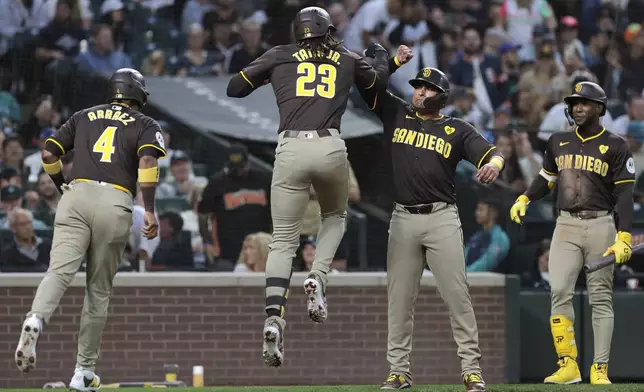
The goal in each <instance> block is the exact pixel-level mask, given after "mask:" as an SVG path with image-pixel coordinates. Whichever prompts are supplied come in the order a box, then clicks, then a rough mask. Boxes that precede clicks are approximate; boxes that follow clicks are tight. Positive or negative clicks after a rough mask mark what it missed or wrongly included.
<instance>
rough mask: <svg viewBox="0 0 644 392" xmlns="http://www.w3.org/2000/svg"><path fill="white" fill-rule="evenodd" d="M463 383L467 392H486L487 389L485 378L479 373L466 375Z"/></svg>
mask: <svg viewBox="0 0 644 392" xmlns="http://www.w3.org/2000/svg"><path fill="white" fill-rule="evenodd" d="M463 383H464V384H465V390H466V391H467V392H486V391H487V387H486V385H485V381H483V377H481V375H480V374H478V373H471V374H466V375H465V377H463Z"/></svg>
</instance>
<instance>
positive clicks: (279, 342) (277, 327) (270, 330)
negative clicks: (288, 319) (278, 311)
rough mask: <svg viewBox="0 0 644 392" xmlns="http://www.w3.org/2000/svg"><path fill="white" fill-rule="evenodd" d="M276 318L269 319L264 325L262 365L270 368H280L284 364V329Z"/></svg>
mask: <svg viewBox="0 0 644 392" xmlns="http://www.w3.org/2000/svg"><path fill="white" fill-rule="evenodd" d="M277 319H278V317H275V316H273V317H269V318H267V319H266V322H265V323H264V351H263V356H264V363H266V364H267V365H268V366H271V367H279V366H282V362H284V339H283V337H282V334H283V331H284V327H283V326H282V325H281V324H280V323H279V320H277Z"/></svg>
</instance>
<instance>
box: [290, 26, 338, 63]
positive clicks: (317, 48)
mask: <svg viewBox="0 0 644 392" xmlns="http://www.w3.org/2000/svg"><path fill="white" fill-rule="evenodd" d="M342 42H343V41H342V40H339V39H337V38H335V37H334V36H333V35H332V34H331V31H330V30H329V31H327V32H326V34H324V35H323V36H322V37H315V38H308V39H303V40H300V41H297V42H296V44H297V47H298V48H302V49H307V50H310V51H311V53H313V57H321V56H320V55H323V56H324V55H326V54H327V53H328V51H329V50H332V49H336V48H337V47H338V46H340V45H342Z"/></svg>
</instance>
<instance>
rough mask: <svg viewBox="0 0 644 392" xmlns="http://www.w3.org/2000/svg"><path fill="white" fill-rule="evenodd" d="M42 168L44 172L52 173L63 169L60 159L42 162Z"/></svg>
mask: <svg viewBox="0 0 644 392" xmlns="http://www.w3.org/2000/svg"><path fill="white" fill-rule="evenodd" d="M42 168H43V169H44V170H45V173H47V174H51V175H54V174H58V173H60V172H61V171H63V163H62V162H61V161H60V159H59V160H57V161H56V162H54V163H45V162H43V163H42Z"/></svg>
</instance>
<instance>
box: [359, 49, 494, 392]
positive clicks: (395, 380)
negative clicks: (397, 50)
mask: <svg viewBox="0 0 644 392" xmlns="http://www.w3.org/2000/svg"><path fill="white" fill-rule="evenodd" d="M376 61H379V60H376ZM400 64H401V61H400V59H399V58H398V57H396V58H394V59H393V61H391V62H390V63H389V69H390V72H393V71H395V69H396V68H397V67H398V66H399V65H400ZM409 83H410V84H411V85H412V86H413V87H414V95H413V97H412V102H411V103H407V102H405V101H403V100H402V99H399V98H397V97H395V96H394V95H392V94H391V93H390V92H388V91H386V89H376V90H366V89H361V88H358V90H359V91H360V94H361V96H362V97H363V99H365V101H366V102H367V105H369V106H370V108H371V110H372V111H373V112H374V113H376V115H377V116H378V117H379V118H380V119H381V121H382V123H383V129H384V138H385V140H386V141H387V144H388V149H389V150H390V151H389V153H390V155H391V160H392V168H393V173H394V201H395V203H394V211H393V214H392V218H391V223H390V226H389V242H388V250H387V295H388V344H387V360H388V361H389V364H390V371H389V377H388V378H387V379H386V380H385V381H384V382H383V383H382V385H381V389H405V388H409V387H410V386H411V385H412V375H411V364H410V356H411V355H410V354H411V348H412V334H413V328H414V304H415V301H416V297H417V296H418V291H419V288H420V280H421V277H422V275H423V269H424V267H425V265H429V267H430V269H431V271H432V273H433V274H434V277H435V280H436V285H437V288H438V291H439V292H440V294H441V296H442V298H443V300H444V301H445V304H446V305H447V307H448V308H449V314H450V319H451V320H450V321H451V327H452V334H453V336H454V340H455V341H456V343H457V345H458V356H459V357H460V359H461V368H462V376H463V382H464V384H465V387H466V389H467V391H468V392H474V391H478V392H483V391H486V385H485V382H484V381H483V377H482V374H481V367H480V365H479V360H480V358H481V350H480V347H479V337H478V327H477V323H476V317H475V315H474V309H473V307H472V301H471V298H470V295H469V292H468V288H469V286H468V283H467V276H466V271H465V254H464V249H463V248H464V247H463V235H462V229H461V222H460V220H459V216H458V210H457V208H456V204H455V203H456V194H455V191H454V173H455V171H456V166H457V165H458V163H459V162H460V161H461V160H463V159H465V160H467V161H469V162H471V163H473V164H474V165H476V166H477V168H478V169H479V170H478V173H477V178H478V179H479V180H480V181H481V182H484V183H490V182H493V181H494V180H495V179H496V178H497V176H498V174H499V172H500V171H501V170H502V169H503V164H504V160H503V157H502V156H501V155H500V154H499V153H498V152H497V151H496V149H495V147H494V145H492V144H490V143H489V142H488V141H487V140H485V138H483V137H482V136H481V135H480V134H479V133H478V132H477V131H476V129H474V128H473V127H472V126H471V125H470V124H468V123H466V122H465V121H462V120H460V119H457V118H452V117H447V116H443V115H441V114H440V109H441V108H443V107H444V106H445V103H446V102H447V99H448V97H449V90H450V85H449V81H448V80H447V77H446V76H445V74H443V72H441V71H440V70H438V69H435V68H425V69H421V70H420V72H419V73H418V75H417V76H416V78H414V79H411V80H410V81H409Z"/></svg>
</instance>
